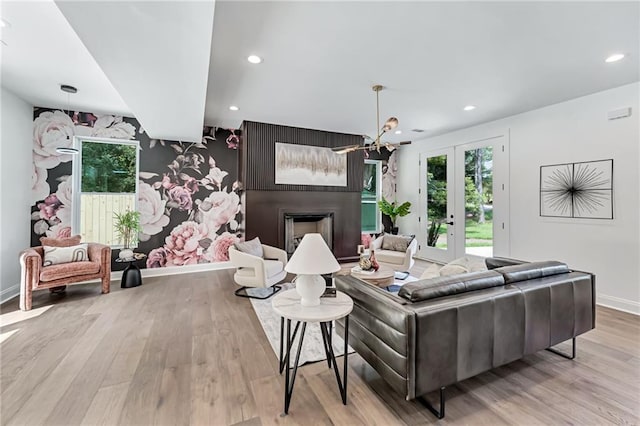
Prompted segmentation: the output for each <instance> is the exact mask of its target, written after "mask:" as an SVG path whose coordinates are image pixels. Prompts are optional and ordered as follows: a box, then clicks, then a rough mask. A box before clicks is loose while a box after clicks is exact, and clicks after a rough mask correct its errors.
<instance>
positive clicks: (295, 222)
mask: <svg viewBox="0 0 640 426" xmlns="http://www.w3.org/2000/svg"><path fill="white" fill-rule="evenodd" d="M311 233H318V234H320V235H322V238H324V241H325V242H326V243H327V246H329V249H331V251H333V213H285V215H284V241H285V250H286V252H287V254H288V255H289V256H291V255H292V254H293V252H294V251H296V248H297V247H298V245H299V244H300V241H302V237H304V235H305V234H311Z"/></svg>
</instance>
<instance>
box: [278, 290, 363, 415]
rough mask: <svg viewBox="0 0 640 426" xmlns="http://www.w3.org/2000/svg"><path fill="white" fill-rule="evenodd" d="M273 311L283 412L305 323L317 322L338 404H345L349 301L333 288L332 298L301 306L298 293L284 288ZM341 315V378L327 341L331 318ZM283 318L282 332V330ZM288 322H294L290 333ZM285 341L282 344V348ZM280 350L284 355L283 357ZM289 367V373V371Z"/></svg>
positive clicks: (300, 348) (289, 396)
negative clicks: (277, 321)
mask: <svg viewBox="0 0 640 426" xmlns="http://www.w3.org/2000/svg"><path fill="white" fill-rule="evenodd" d="M271 306H272V307H273V310H274V311H275V312H276V313H277V314H278V315H280V317H281V318H280V358H279V362H280V374H282V371H283V370H284V371H285V381H284V414H289V405H290V403H291V396H292V395H293V385H294V383H295V381H296V373H297V372H298V361H299V360H300V352H301V350H302V342H303V340H304V332H305V330H306V329H307V323H310V322H311V323H315V322H317V323H320V331H321V332H322V341H323V343H324V350H325V353H326V355H327V364H328V365H329V368H331V366H332V365H333V370H334V372H335V373H336V381H337V382H338V389H339V390H340V396H341V397H342V403H343V404H344V405H347V355H348V350H347V348H348V346H349V314H350V313H351V311H352V310H353V300H351V298H350V297H349V296H347V295H346V294H344V293H342V292H340V291H336V297H322V298H320V305H319V306H302V305H301V304H300V295H299V294H298V292H297V291H296V290H295V289H293V290H287V291H284V292H282V293H280V294H277V295H276V296H275V297H274V298H273V300H272V301H271ZM343 317H344V319H345V320H344V370H343V373H342V379H341V378H340V373H339V372H338V364H337V363H336V357H335V354H334V353H333V344H332V342H331V333H332V321H334V320H337V319H340V318H343ZM285 320H286V333H285ZM291 321H296V325H295V328H294V330H293V336H292V335H291ZM300 324H302V330H301V331H300V341H299V342H298V352H297V353H296V359H295V363H294V364H293V368H291V367H290V359H291V352H292V351H291V349H292V348H291V347H292V346H293V340H294V339H295V338H296V334H297V333H298V328H299V327H300ZM285 342H286V347H285ZM283 352H284V358H283ZM291 370H293V373H291Z"/></svg>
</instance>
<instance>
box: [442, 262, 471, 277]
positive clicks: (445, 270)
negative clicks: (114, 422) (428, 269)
mask: <svg viewBox="0 0 640 426" xmlns="http://www.w3.org/2000/svg"><path fill="white" fill-rule="evenodd" d="M438 272H439V273H440V276H441V277H448V276H449V275H458V274H466V273H467V272H469V271H468V270H467V268H465V267H464V266H462V265H453V264H451V263H449V264H447V265H444V266H443V267H442V268H440V271H438Z"/></svg>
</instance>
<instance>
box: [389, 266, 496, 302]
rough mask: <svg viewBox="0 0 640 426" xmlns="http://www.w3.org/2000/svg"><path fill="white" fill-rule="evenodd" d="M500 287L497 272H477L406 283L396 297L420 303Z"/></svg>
mask: <svg viewBox="0 0 640 426" xmlns="http://www.w3.org/2000/svg"><path fill="white" fill-rule="evenodd" d="M501 285H504V277H503V276H502V274H500V273H499V272H495V271H479V272H470V273H468V274H461V275H452V276H448V277H438V278H431V279H427V280H420V281H415V282H412V283H408V284H405V285H403V286H402V288H401V289H400V291H399V292H398V296H400V297H403V298H405V299H407V300H409V301H411V302H420V301H423V300H429V299H435V298H437V297H443V296H450V295H454V294H460V293H466V292H468V291H474V290H481V289H483V288H490V287H497V286H501Z"/></svg>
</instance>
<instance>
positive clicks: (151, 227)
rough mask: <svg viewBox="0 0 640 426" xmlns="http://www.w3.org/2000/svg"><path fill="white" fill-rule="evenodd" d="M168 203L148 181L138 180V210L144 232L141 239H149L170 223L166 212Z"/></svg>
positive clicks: (140, 234) (140, 236)
mask: <svg viewBox="0 0 640 426" xmlns="http://www.w3.org/2000/svg"><path fill="white" fill-rule="evenodd" d="M166 204H167V202H166V201H165V200H163V199H162V198H161V197H160V192H158V191H156V190H155V189H153V187H152V186H151V185H149V184H148V183H145V182H142V181H139V182H138V211H139V212H140V226H141V227H142V232H140V233H139V235H138V237H139V238H140V241H148V240H149V238H150V237H151V235H156V234H157V233H158V232H160V231H162V228H164V227H165V226H167V225H168V224H169V217H168V216H167V215H165V214H164V208H165V206H166Z"/></svg>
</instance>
